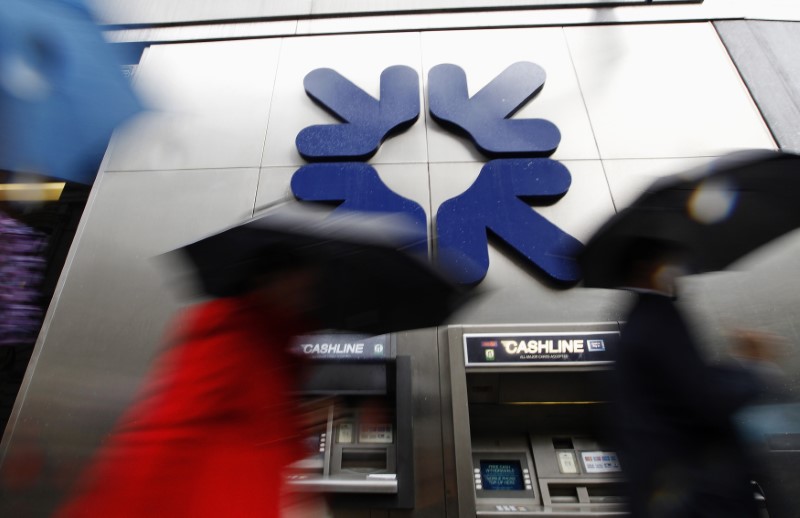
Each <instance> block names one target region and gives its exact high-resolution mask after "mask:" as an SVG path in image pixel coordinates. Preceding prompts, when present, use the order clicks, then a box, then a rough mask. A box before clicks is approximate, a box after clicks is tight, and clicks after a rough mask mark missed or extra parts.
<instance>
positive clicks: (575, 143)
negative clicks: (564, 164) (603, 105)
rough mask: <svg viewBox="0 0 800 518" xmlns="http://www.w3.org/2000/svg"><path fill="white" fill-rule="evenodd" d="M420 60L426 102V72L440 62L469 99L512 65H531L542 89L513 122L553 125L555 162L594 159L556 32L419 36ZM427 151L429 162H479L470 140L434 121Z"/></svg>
mask: <svg viewBox="0 0 800 518" xmlns="http://www.w3.org/2000/svg"><path fill="white" fill-rule="evenodd" d="M422 58H423V70H424V76H425V93H426V95H425V98H426V99H427V97H428V96H427V92H428V73H429V72H430V69H431V68H433V67H434V66H436V65H439V64H442V63H452V64H455V65H458V66H460V67H461V68H463V69H464V71H465V73H466V75H467V82H468V86H469V93H470V95H474V94H475V93H476V92H477V91H478V90H480V89H481V88H483V87H484V86H485V85H486V84H487V83H488V82H490V81H491V80H492V79H494V78H495V77H496V76H497V75H498V74H499V73H501V72H502V71H503V70H505V69H506V68H507V67H508V66H509V65H511V64H513V63H516V62H517V61H530V62H533V63H536V64H537V65H539V66H541V67H542V68H543V69H544V70H545V72H546V74H547V80H546V82H545V84H544V88H543V89H542V91H541V92H540V93H539V94H538V95H537V96H536V97H535V98H534V99H533V100H531V101H529V102H528V103H527V104H526V105H525V106H524V107H523V108H522V109H521V110H519V111H518V112H516V113H515V114H514V115H513V118H515V119H523V118H543V119H547V120H549V121H551V122H553V123H554V124H555V125H556V126H558V129H559V130H560V131H561V143H560V145H559V147H558V149H557V150H556V152H555V154H554V155H553V158H555V159H557V160H568V159H595V158H598V157H599V155H598V152H597V145H596V144H595V141H594V136H593V135H592V128H591V126H590V124H589V117H588V115H587V113H586V109H585V107H584V106H583V99H582V97H581V92H580V89H579V87H578V81H577V78H576V76H575V70H574V68H573V66H572V61H571V59H570V55H569V50H568V49H567V44H566V39H565V38H564V32H563V30H562V29H560V28H544V29H505V30H478V31H445V32H429V33H423V34H422ZM426 107H427V105H426ZM428 147H429V149H430V151H429V160H430V161H431V162H465V161H475V160H480V159H481V156H480V154H479V153H478V152H477V151H475V150H474V146H473V145H472V144H471V143H470V142H468V141H466V140H465V139H463V138H461V137H455V136H454V135H453V133H452V132H449V131H447V130H445V129H444V128H442V127H441V126H440V125H439V124H437V123H436V122H434V121H430V122H429V128H428Z"/></svg>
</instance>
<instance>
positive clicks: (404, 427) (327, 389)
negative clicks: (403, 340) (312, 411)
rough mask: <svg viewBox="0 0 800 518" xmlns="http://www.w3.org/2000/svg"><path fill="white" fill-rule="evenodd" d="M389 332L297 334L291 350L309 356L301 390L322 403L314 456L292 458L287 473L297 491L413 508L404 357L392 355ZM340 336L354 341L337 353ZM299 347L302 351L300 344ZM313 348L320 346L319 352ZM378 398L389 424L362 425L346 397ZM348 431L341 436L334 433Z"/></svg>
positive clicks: (361, 504) (352, 503)
mask: <svg viewBox="0 0 800 518" xmlns="http://www.w3.org/2000/svg"><path fill="white" fill-rule="evenodd" d="M395 339H396V338H395V336H394V335H382V336H377V337H362V336H358V335H315V336H307V337H300V339H299V340H298V342H299V349H298V351H299V353H300V354H304V355H305V356H307V357H308V358H309V362H311V364H312V367H311V370H312V372H311V374H310V375H309V376H308V380H306V383H305V385H306V386H305V388H304V390H303V391H302V392H301V394H300V395H301V396H302V397H305V398H307V399H309V400H311V401H313V400H314V399H319V400H320V401H322V402H323V404H326V405H327V406H328V411H327V419H326V424H325V429H324V432H321V433H320V434H319V442H320V444H319V455H314V456H312V457H311V458H308V459H305V460H303V461H300V462H298V463H295V465H294V466H293V468H292V469H291V470H290V472H289V475H288V478H289V484H290V486H293V487H294V489H295V490H297V491H312V492H319V493H326V494H327V495H329V499H330V503H331V505H332V506H333V507H334V508H336V507H339V506H343V507H346V508H375V509H410V508H413V507H414V459H413V437H412V415H411V411H412V408H411V406H412V401H411V400H412V380H411V359H410V357H408V356H404V355H397V353H396V344H395ZM340 343H348V344H351V343H352V344H359V345H361V346H362V347H359V348H357V351H358V352H357V353H352V352H350V351H351V350H352V349H353V348H350V349H349V350H348V352H345V353H340V351H341V350H347V348H345V347H328V346H329V345H332V344H333V345H336V344H340ZM304 346H307V347H306V350H305V351H303V350H302V348H303V347H304ZM319 351H322V353H320V352H319ZM376 397H377V398H379V399H385V402H386V403H389V404H390V406H391V408H390V410H391V413H392V414H393V418H392V423H391V424H388V426H386V427H384V429H382V430H378V429H377V428H376V427H377V426H378V425H377V424H375V423H373V424H369V425H368V424H366V423H365V422H364V421H363V420H362V419H361V415H360V411H359V410H358V409H357V406H358V405H356V406H355V407H353V402H354V401H358V400H361V399H363V398H368V399H373V398H376ZM345 430H348V431H349V432H348V433H349V436H348V439H343V437H342V434H343V433H344V431H345Z"/></svg>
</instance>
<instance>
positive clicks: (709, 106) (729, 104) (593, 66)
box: [564, 23, 774, 159]
mask: <svg viewBox="0 0 800 518" xmlns="http://www.w3.org/2000/svg"><path fill="white" fill-rule="evenodd" d="M564 30H565V32H566V35H567V40H568V42H569V47H570V52H571V55H572V59H573V62H574V64H575V69H576V72H577V75H578V80H579V82H580V86H581V91H582V93H583V97H584V99H585V101H586V109H587V111H588V113H589V118H590V119H591V123H592V128H593V129H594V135H595V138H596V140H597V145H598V147H599V150H600V156H601V157H602V158H603V159H607V158H677V157H691V156H716V155H719V154H722V153H724V152H727V151H731V150H735V149H741V148H773V147H774V143H773V141H772V138H771V136H770V134H769V131H768V130H767V128H766V126H765V125H764V123H763V120H762V119H761V116H760V114H759V113H758V110H757V109H756V107H755V105H754V104H753V101H752V99H751V98H750V96H749V95H748V93H747V89H746V88H745V87H744V84H743V83H742V82H741V80H740V78H739V76H738V74H737V73H736V70H735V68H734V67H733V66H732V64H731V62H730V59H729V57H728V55H727V54H726V52H725V49H724V47H723V46H722V45H721V43H720V41H719V38H718V37H717V34H716V32H715V31H714V29H713V27H712V26H711V24H707V23H704V24H661V25H617V26H602V27H568V28H565V29H564Z"/></svg>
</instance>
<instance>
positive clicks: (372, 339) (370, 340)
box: [293, 334, 394, 361]
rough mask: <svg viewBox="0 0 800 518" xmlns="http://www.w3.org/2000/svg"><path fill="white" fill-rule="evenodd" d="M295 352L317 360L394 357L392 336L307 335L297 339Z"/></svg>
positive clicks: (366, 359)
mask: <svg viewBox="0 0 800 518" xmlns="http://www.w3.org/2000/svg"><path fill="white" fill-rule="evenodd" d="M293 350H294V351H295V353H297V354H299V355H301V356H306V357H309V358H314V359H317V360H364V361H369V360H385V359H387V358H393V357H394V354H393V351H392V350H391V343H390V336H389V335H388V334H386V335H379V336H366V337H365V336H364V335H351V334H330V335H305V336H298V337H297V338H296V339H295V343H294V347H293Z"/></svg>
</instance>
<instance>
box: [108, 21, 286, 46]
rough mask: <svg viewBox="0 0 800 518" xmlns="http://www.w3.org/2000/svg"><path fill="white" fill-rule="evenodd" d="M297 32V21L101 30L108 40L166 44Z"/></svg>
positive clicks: (282, 34) (262, 36)
mask: <svg viewBox="0 0 800 518" xmlns="http://www.w3.org/2000/svg"><path fill="white" fill-rule="evenodd" d="M296 32H297V20H276V21H269V22H249V23H217V24H213V25H185V26H181V27H147V28H143V29H118V30H109V31H105V36H106V38H107V39H108V41H110V42H112V43H124V42H137V41H152V42H158V43H170V42H181V41H195V40H224V39H242V38H264V37H274V36H291V35H293V34H295V33H296Z"/></svg>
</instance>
